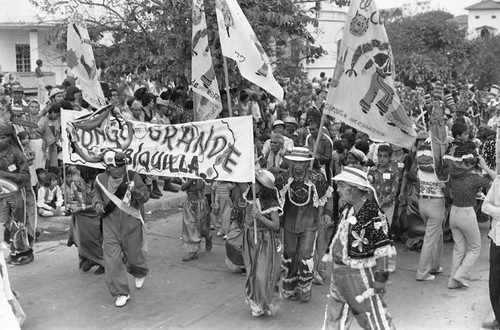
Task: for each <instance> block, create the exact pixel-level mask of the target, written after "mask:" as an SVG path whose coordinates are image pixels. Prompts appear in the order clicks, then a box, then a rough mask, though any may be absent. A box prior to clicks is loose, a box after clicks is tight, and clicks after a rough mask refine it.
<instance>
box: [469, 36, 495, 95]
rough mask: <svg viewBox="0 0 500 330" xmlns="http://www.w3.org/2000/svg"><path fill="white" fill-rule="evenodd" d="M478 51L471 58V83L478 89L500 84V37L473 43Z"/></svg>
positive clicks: (479, 39)
mask: <svg viewBox="0 0 500 330" xmlns="http://www.w3.org/2000/svg"><path fill="white" fill-rule="evenodd" d="M472 43H473V44H474V46H475V47H477V49H478V51H477V52H476V54H475V55H473V56H471V58H470V61H471V67H472V72H471V82H473V83H474V84H475V85H476V86H477V87H479V88H481V89H482V88H483V87H489V86H491V85H493V84H498V83H500V35H496V36H493V37H488V38H477V39H475V40H473V41H472Z"/></svg>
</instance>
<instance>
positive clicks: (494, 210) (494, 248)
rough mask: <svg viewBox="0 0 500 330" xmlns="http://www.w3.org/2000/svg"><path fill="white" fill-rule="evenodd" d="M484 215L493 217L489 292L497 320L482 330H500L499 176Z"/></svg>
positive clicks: (487, 195) (494, 183) (488, 196)
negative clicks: (499, 321)
mask: <svg viewBox="0 0 500 330" xmlns="http://www.w3.org/2000/svg"><path fill="white" fill-rule="evenodd" d="M482 211H483V213H486V214H488V215H489V216H491V217H492V221H491V229H490V232H489V234H488V237H489V239H490V276H489V281H488V283H489V290H490V302H491V307H492V308H493V313H494V315H495V319H494V320H493V321H490V322H484V323H483V324H482V325H481V327H482V329H493V330H498V329H500V324H499V323H498V320H500V177H499V176H497V177H496V178H495V180H494V181H493V183H492V185H491V187H490V190H489V191H488V193H487V194H486V198H485V199H484V203H483V207H482Z"/></svg>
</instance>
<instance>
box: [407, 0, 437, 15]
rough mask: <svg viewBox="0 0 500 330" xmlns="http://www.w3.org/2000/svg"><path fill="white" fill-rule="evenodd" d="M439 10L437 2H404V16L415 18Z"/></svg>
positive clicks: (422, 0) (426, 0)
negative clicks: (414, 16)
mask: <svg viewBox="0 0 500 330" xmlns="http://www.w3.org/2000/svg"><path fill="white" fill-rule="evenodd" d="M438 8H439V6H438V3H437V1H435V0H405V1H404V2H403V16H413V15H417V14H422V13H426V12H428V11H431V10H437V9H438Z"/></svg>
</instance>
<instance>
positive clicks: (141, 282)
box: [135, 277, 146, 289]
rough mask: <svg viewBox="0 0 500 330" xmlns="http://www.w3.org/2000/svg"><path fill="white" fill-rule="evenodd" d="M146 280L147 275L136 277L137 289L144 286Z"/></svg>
mask: <svg viewBox="0 0 500 330" xmlns="http://www.w3.org/2000/svg"><path fill="white" fill-rule="evenodd" d="M145 280H146V277H136V278H135V287H136V288H137V289H140V288H142V286H143V285H144V281H145Z"/></svg>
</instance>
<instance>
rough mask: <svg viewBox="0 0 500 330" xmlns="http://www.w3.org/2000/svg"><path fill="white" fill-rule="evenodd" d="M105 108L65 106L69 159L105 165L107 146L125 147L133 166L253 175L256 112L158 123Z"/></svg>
mask: <svg viewBox="0 0 500 330" xmlns="http://www.w3.org/2000/svg"><path fill="white" fill-rule="evenodd" d="M103 109H105V108H103ZM103 109H101V110H99V111H98V112H96V113H95V114H92V115H86V116H82V113H79V112H75V111H66V110H63V111H62V116H61V119H62V120H61V121H62V126H63V127H62V128H63V131H64V132H67V137H68V139H67V140H66V139H65V141H64V143H63V160H64V162H65V163H69V164H77V165H78V164H79V165H86V166H91V167H101V168H102V167H103V164H102V162H101V157H102V154H103V153H104V152H105V151H106V150H109V149H123V151H124V153H125V154H126V155H127V156H128V158H129V166H130V168H131V169H133V170H135V171H137V172H138V173H144V174H151V175H160V176H162V175H163V176H179V177H191V178H195V177H196V178H208V179H214V180H227V181H236V182H251V181H253V173H254V153H253V150H254V145H253V130H252V118H251V116H245V117H235V118H225V119H216V120H210V121H204V122H193V123H187V124H181V125H155V124H149V123H142V122H137V121H129V120H126V119H125V118H123V117H122V116H121V115H119V114H114V113H113V112H112V111H111V110H112V109H111V108H108V111H102V110H103ZM99 116H101V117H99Z"/></svg>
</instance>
